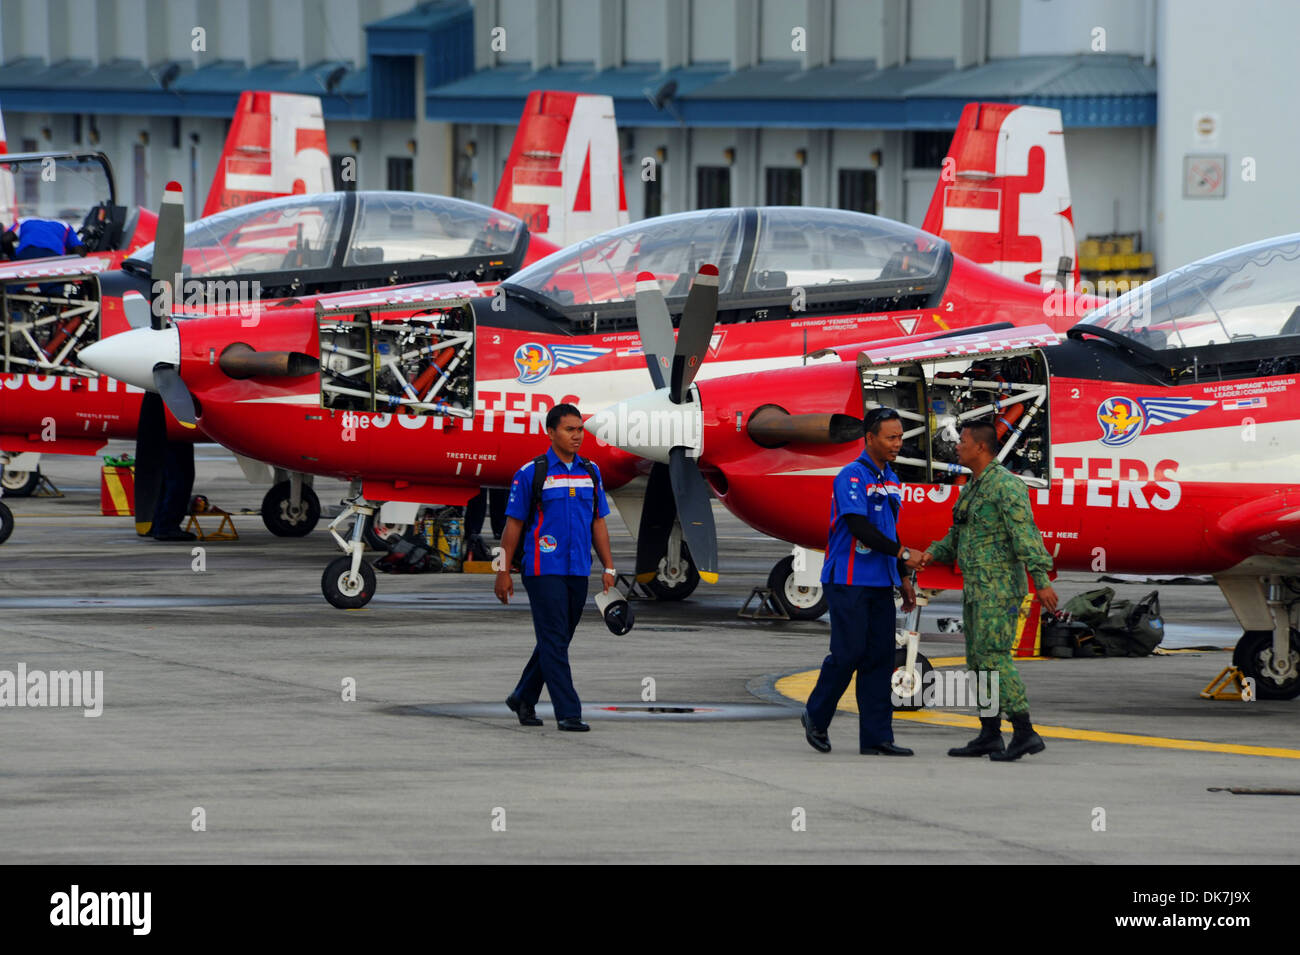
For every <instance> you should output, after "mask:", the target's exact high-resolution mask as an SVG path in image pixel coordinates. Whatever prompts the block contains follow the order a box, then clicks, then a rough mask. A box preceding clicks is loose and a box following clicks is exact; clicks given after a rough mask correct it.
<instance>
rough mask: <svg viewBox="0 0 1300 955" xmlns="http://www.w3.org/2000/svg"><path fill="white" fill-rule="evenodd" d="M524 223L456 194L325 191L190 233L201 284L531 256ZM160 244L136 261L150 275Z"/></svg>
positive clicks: (230, 213) (254, 208) (189, 262)
mask: <svg viewBox="0 0 1300 955" xmlns="http://www.w3.org/2000/svg"><path fill="white" fill-rule="evenodd" d="M526 236H527V231H526V230H525V228H524V224H523V223H522V222H521V221H520V220H519V219H516V218H515V217H514V216H511V215H507V214H506V213H504V212H498V211H496V210H493V209H489V208H487V207H485V206H480V205H476V204H475V203H472V202H464V201H462V200H460V199H451V198H448V197H446V196H433V195H424V194H421V193H410V192H356V193H339V192H334V193H322V194H319V195H307V196H287V197H283V198H279V199H267V200H264V201H262V202H254V203H250V204H249V205H246V206H239V207H237V208H235V209H230V210H227V211H225V212H221V213H218V214H216V215H212V216H208V217H206V218H203V219H198V220H196V221H194V222H191V223H190V224H189V225H187V226H186V227H185V259H184V262H185V266H186V269H187V273H188V274H189V275H190V276H191V277H193V278H205V277H209V276H248V275H253V274H261V273H282V272H301V271H304V270H312V269H328V268H335V269H358V270H361V269H366V268H369V267H380V268H381V269H382V268H384V267H389V266H393V265H398V264H405V263H414V264H415V265H416V266H417V267H423V266H426V265H432V264H434V263H437V262H439V261H444V260H467V259H474V258H483V259H486V260H488V261H489V264H493V263H495V264H496V265H499V264H501V263H500V261H498V260H503V259H507V258H511V257H513V256H514V255H515V254H516V253H518V254H519V255H520V256H521V257H522V254H523V245H524V243H525V242H526V241H527V240H526ZM153 248H154V247H153V245H152V244H150V245H147V246H145V247H144V248H142V249H141V250H140V251H139V252H137V253H136V254H135V255H133V256H132V257H131V261H132V262H133V263H136V264H138V265H139V266H141V267H143V268H145V269H147V268H148V265H149V263H151V262H152V261H153Z"/></svg>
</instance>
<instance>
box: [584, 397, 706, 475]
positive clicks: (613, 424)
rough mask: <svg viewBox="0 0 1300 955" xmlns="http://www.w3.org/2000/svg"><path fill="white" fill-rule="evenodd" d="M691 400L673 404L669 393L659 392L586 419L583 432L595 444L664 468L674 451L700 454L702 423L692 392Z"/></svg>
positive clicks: (599, 412) (616, 405)
mask: <svg viewBox="0 0 1300 955" xmlns="http://www.w3.org/2000/svg"><path fill="white" fill-rule="evenodd" d="M690 397H691V399H692V400H690V401H686V402H683V403H682V404H674V403H673V402H672V399H670V398H669V397H668V389H667V388H660V389H659V390H658V391H651V392H647V393H646V394H643V395H637V396H636V397H635V398H628V399H627V400H626V401H620V402H619V403H618V404H615V405H610V406H609V407H608V408H605V409H604V410H603V411H598V412H596V413H595V414H594V415H592V416H591V417H590V418H588V419H587V424H586V428H587V431H588V432H589V433H590V434H591V435H592V437H594V438H595V439H596V440H597V441H601V442H603V443H605V444H612V445H613V446H614V447H616V448H621V449H622V450H624V451H627V452H628V453H630V454H635V455H637V456H639V457H643V458H646V459H648V460H650V461H658V462H659V463H660V464H667V463H668V452H669V451H671V450H672V449H673V448H688V449H690V450H692V451H694V452H698V451H699V450H700V446H701V439H702V434H701V431H702V424H703V419H702V417H701V409H700V404H699V401H698V397H699V396H698V393H697V392H696V391H695V390H694V389H692V390H691V392H690Z"/></svg>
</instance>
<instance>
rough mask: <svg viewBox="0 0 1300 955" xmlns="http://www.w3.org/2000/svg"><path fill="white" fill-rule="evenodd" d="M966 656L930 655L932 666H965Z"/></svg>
mask: <svg viewBox="0 0 1300 955" xmlns="http://www.w3.org/2000/svg"><path fill="white" fill-rule="evenodd" d="M965 664H966V658H965V657H930V666H932V667H959V666H965Z"/></svg>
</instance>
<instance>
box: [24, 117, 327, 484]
mask: <svg viewBox="0 0 1300 955" xmlns="http://www.w3.org/2000/svg"><path fill="white" fill-rule="evenodd" d="M0 128H2V127H0ZM0 135H2V134H0ZM332 188H333V174H332V173H331V171H330V161H329V150H328V149H327V147H326V145H325V123H324V119H323V116H322V113H321V103H320V100H319V99H318V98H317V97H315V96H300V95H297V94H292V93H266V92H253V91H250V92H245V93H243V94H241V95H240V97H239V104H238V106H237V108H236V110H235V115H234V117H233V119H232V120H231V126H230V132H229V133H228V135H227V136H226V143H225V148H224V150H223V152H222V155H221V161H220V164H219V165H218V167H217V171H216V174H215V175H214V177H213V181H212V186H211V188H210V189H209V191H208V199H207V205H206V206H205V207H204V214H205V215H207V214H209V213H210V212H214V211H217V210H220V209H228V208H234V207H236V206H241V205H244V204H246V203H250V202H255V201H257V200H261V199H268V198H272V197H275V196H287V195H293V194H301V193H307V192H313V193H314V192H324V191H326V190H329V189H332ZM70 209H73V210H84V217H82V214H81V212H80V211H79V212H77V214H76V215H75V216H73V217H72V218H71V219H70V218H68V217H69V212H68V210H70ZM0 210H3V217H4V218H5V220H6V224H9V223H12V222H15V221H20V220H22V219H26V218H30V217H37V218H44V219H62V220H64V221H67V222H68V224H69V225H72V226H76V227H79V228H78V231H79V233H80V238H81V241H82V244H83V245H84V246H85V248H86V250H87V254H86V255H84V256H62V257H58V258H46V259H24V260H22V261H18V262H7V263H4V264H0V286H3V292H4V298H3V304H2V305H0V309H2V312H0V328H2V331H3V341H4V349H3V355H2V356H0V394H2V395H3V401H2V402H0V467H2V468H3V487H4V490H5V491H6V493H8V494H10V495H13V496H23V495H26V494H30V493H31V492H32V491H33V490H34V489H35V488H36V486H37V485H38V484H39V483H40V466H39V465H40V456H41V454H42V453H49V454H96V453H98V452H99V450H100V449H101V448H102V447H103V446H104V444H105V442H106V441H107V440H108V439H109V438H120V437H128V438H129V437H134V436H135V431H134V429H135V423H136V420H137V418H138V412H139V405H140V392H139V391H138V390H136V389H131V388H127V387H125V386H122V385H120V384H119V383H118V382H113V381H107V382H104V383H103V388H102V389H101V388H100V387H99V382H95V381H91V382H87V381H82V380H79V378H84V377H86V372H85V369H83V368H80V367H79V366H78V365H77V363H76V353H77V351H78V349H79V348H81V347H83V346H84V345H86V344H88V343H90V342H92V341H95V340H96V339H98V338H99V337H102V336H104V335H109V334H112V333H113V332H114V331H116V330H124V329H125V328H126V327H127V326H126V324H125V321H124V319H123V318H122V315H121V310H120V307H118V306H116V305H115V304H114V303H112V302H110V301H107V300H105V299H104V296H103V295H102V294H101V289H100V283H99V279H98V277H99V276H101V275H103V274H104V273H108V272H111V271H113V270H116V269H119V268H121V266H122V263H123V261H124V260H125V259H127V258H129V257H130V256H132V255H133V254H135V253H136V252H138V251H139V250H140V249H141V248H143V247H145V246H147V245H148V244H149V243H151V242H153V240H154V233H155V229H156V228H157V215H156V214H155V213H153V212H152V211H150V210H147V209H143V208H136V209H128V208H127V207H126V206H123V205H119V204H118V202H117V193H116V188H115V184H114V180H113V170H112V167H111V165H110V164H109V162H108V158H107V157H106V156H104V154H103V153H75V152H54V153H23V154H12V153H11V154H9V155H6V156H5V157H4V158H3V160H0ZM38 280H39V284H37V282H38ZM119 422H121V423H123V424H122V425H121V426H119ZM128 422H129V424H128Z"/></svg>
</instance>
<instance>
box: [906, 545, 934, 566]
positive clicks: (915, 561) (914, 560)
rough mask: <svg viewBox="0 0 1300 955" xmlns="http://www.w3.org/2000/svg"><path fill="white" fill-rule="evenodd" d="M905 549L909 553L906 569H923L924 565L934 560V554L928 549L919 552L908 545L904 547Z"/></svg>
mask: <svg viewBox="0 0 1300 955" xmlns="http://www.w3.org/2000/svg"><path fill="white" fill-rule="evenodd" d="M906 550H907V551H908V552H909V553H910V554H911V556H910V557H909V558H908V560H907V569H908V570H924V569H925V567H926V565H927V564H929V563H930V562H931V561H932V560H934V555H933V554H931V553H930V552H929V551H928V550H927V551H923V552H920V553H918V552H917V551H915V550H913V549H912V548H910V547H909V548H906Z"/></svg>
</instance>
